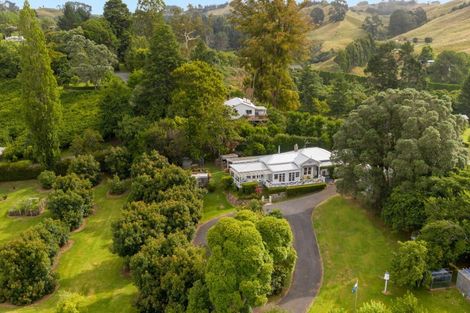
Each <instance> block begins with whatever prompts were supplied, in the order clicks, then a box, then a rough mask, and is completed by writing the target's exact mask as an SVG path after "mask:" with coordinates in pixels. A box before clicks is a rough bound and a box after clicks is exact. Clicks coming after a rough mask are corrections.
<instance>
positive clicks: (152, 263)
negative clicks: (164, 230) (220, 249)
mask: <svg viewBox="0 0 470 313" xmlns="http://www.w3.org/2000/svg"><path fill="white" fill-rule="evenodd" d="M204 252H205V251H204V249H202V248H197V247H195V246H193V245H192V244H191V243H189V242H188V241H186V237H185V236H184V235H182V234H179V233H175V234H171V235H169V236H168V238H167V239H165V238H164V237H163V236H159V237H157V238H152V239H150V240H148V241H147V243H146V244H145V246H143V248H142V250H141V251H140V252H139V253H137V254H136V255H135V256H133V257H132V260H131V270H132V276H133V278H134V282H135V284H136V286H137V287H138V288H139V296H138V298H137V302H136V304H137V308H138V309H139V311H140V312H167V313H170V312H186V306H187V303H188V294H189V290H190V289H191V287H193V285H194V283H195V282H196V281H199V280H201V279H202V278H203V277H204V268H205V258H204Z"/></svg>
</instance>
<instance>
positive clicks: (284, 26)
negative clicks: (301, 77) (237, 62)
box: [231, 0, 309, 110]
mask: <svg viewBox="0 0 470 313" xmlns="http://www.w3.org/2000/svg"><path fill="white" fill-rule="evenodd" d="M231 6H232V8H233V22H234V23H235V24H236V26H237V28H238V30H240V31H241V32H242V33H243V34H244V35H245V37H244V38H245V39H244V41H243V48H242V50H241V55H242V57H243V58H242V61H243V64H244V65H245V68H246V69H247V70H248V71H249V73H250V74H251V79H250V82H249V83H250V86H249V87H251V88H254V95H255V97H256V98H258V99H259V100H260V101H262V102H266V103H270V104H272V105H273V106H275V107H276V108H280V109H283V110H289V109H295V108H297V107H299V104H300V103H299V95H298V92H297V90H296V88H295V84H294V82H293V80H292V77H291V75H290V73H289V66H290V65H291V64H292V63H294V61H295V60H296V59H297V58H298V57H300V56H303V55H304V54H305V52H306V48H307V44H306V36H307V33H308V30H309V26H308V22H307V20H306V17H305V16H304V15H303V13H302V12H301V11H300V10H301V8H300V7H299V6H298V5H297V2H296V1H294V0H287V1H283V0H274V1H256V0H248V1H242V0H234V1H232V2H231Z"/></svg>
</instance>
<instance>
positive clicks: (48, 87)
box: [19, 0, 61, 168]
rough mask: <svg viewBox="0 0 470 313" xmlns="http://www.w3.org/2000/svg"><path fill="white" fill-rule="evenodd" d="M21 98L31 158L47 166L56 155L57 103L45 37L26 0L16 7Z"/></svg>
mask: <svg viewBox="0 0 470 313" xmlns="http://www.w3.org/2000/svg"><path fill="white" fill-rule="evenodd" d="M20 31H21V33H22V35H23V37H24V38H25V42H24V44H23V46H22V49H21V74H20V76H19V78H20V81H21V84H22V102H23V105H24V111H25V121H26V125H27V127H28V129H29V132H30V136H31V139H32V143H33V151H34V156H35V158H36V159H37V160H38V161H39V162H40V163H41V164H43V165H44V166H46V167H48V168H51V167H52V166H53V165H54V163H55V161H56V160H57V159H58V158H59V154H60V150H59V136H58V133H59V123H60V120H61V107H60V99H59V93H58V90H57V81H56V79H55V77H54V74H53V73H52V69H51V60H50V58H49V54H48V51H47V48H46V40H45V37H44V34H43V32H42V31H41V27H40V25H39V22H38V20H37V19H36V15H35V13H34V11H33V10H32V9H31V7H30V5H29V2H28V1H27V0H26V1H25V3H24V6H23V9H22V10H21V11H20Z"/></svg>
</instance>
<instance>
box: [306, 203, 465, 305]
mask: <svg viewBox="0 0 470 313" xmlns="http://www.w3.org/2000/svg"><path fill="white" fill-rule="evenodd" d="M313 224H314V228H315V232H316V234H317V239H318V243H319V246H320V253H321V255H322V259H323V269H324V273H323V285H322V287H321V289H320V293H319V294H318V296H317V297H316V299H315V301H314V303H313V305H312V307H311V308H310V311H309V312H310V313H316V312H329V311H330V310H331V309H333V308H336V307H342V308H345V309H348V310H350V312H354V300H355V297H354V295H353V294H352V292H351V289H352V286H353V285H354V283H355V281H356V279H358V281H359V292H358V299H357V305H358V307H359V306H360V305H361V304H362V303H363V302H366V301H369V300H371V299H376V300H380V301H383V302H384V303H390V302H391V301H392V299H394V298H395V297H398V296H402V295H403V294H404V293H405V291H406V290H404V289H402V288H399V287H397V286H395V285H394V284H393V281H391V282H390V285H389V291H390V292H391V295H389V296H384V295H383V294H382V290H383V287H384V286H383V285H384V281H383V279H382V277H383V274H384V273H385V271H386V270H389V269H390V259H391V257H392V252H393V251H394V249H395V248H396V242H397V240H399V239H400V238H398V237H397V236H396V235H394V234H392V233H390V232H389V231H388V230H387V229H386V228H385V227H384V226H383V225H382V224H381V222H380V220H379V219H377V218H375V217H373V216H371V214H370V213H369V212H368V211H366V210H365V209H364V208H362V207H360V206H359V205H357V204H356V203H354V202H352V201H350V200H347V199H345V198H342V197H339V196H337V197H334V198H332V199H331V200H329V201H327V202H326V203H324V204H323V205H320V206H319V207H318V208H316V209H315V212H314V214H313ZM401 240H403V238H401ZM392 279H393V278H392ZM414 294H415V296H416V297H417V298H418V300H419V302H420V304H421V305H422V306H424V307H425V308H427V310H428V312H429V313H438V312H439V313H443V312H449V313H451V312H462V313H467V312H470V303H469V302H467V301H466V300H464V299H463V298H462V296H461V295H460V294H459V293H458V291H457V290H456V289H448V290H444V291H435V292H429V291H427V290H418V291H415V292H414Z"/></svg>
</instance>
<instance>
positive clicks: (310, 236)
mask: <svg viewBox="0 0 470 313" xmlns="http://www.w3.org/2000/svg"><path fill="white" fill-rule="evenodd" d="M334 195H336V187H335V185H328V187H327V188H326V189H324V190H322V191H320V192H317V193H314V194H310V195H307V196H303V197H300V198H295V199H292V200H286V201H282V202H277V203H273V204H270V205H265V206H264V209H265V210H266V211H268V212H269V211H271V210H273V209H280V210H281V211H282V213H283V215H284V216H285V217H286V219H287V220H288V222H289V224H290V225H291V228H292V232H293V233H294V247H295V250H296V251H297V263H296V265H295V271H294V277H293V278H292V284H291V287H290V289H289V291H288V292H287V294H286V295H285V296H284V297H283V298H282V299H281V300H280V301H279V302H278V305H279V306H281V307H282V308H284V309H286V310H288V311H289V312H291V313H305V312H307V310H308V308H309V306H310V304H311V303H312V301H313V298H314V297H315V296H316V294H317V293H318V290H319V288H320V286H321V279H322V274H323V269H322V264H321V258H320V253H319V250H318V246H317V240H316V237H315V233H314V232H313V226H312V213H313V209H314V208H315V207H316V206H317V205H318V204H320V203H321V202H323V201H325V200H327V199H328V198H330V197H332V196H334ZM228 215H230V214H228ZM225 216H227V215H225ZM222 217H223V216H221V217H217V218H214V219H212V220H210V221H208V222H207V223H205V224H203V225H201V226H200V227H199V228H198V229H197V231H196V235H195V237H194V240H193V243H194V244H195V245H206V244H207V242H206V235H207V232H208V230H209V228H211V227H212V226H213V225H214V224H215V223H217V222H218V221H219V220H220V219H221V218H222Z"/></svg>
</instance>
